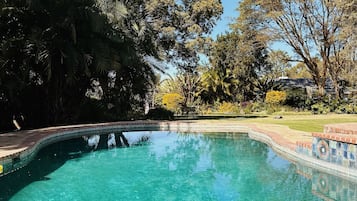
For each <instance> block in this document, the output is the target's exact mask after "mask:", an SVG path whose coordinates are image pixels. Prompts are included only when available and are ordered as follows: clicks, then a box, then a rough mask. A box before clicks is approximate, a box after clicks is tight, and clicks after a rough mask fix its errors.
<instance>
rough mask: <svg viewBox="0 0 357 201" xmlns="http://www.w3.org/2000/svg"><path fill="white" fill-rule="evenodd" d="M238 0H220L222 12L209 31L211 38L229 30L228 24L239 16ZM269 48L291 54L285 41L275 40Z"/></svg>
mask: <svg viewBox="0 0 357 201" xmlns="http://www.w3.org/2000/svg"><path fill="white" fill-rule="evenodd" d="M239 2H240V1H239V0H222V5H223V14H222V16H221V19H220V20H219V21H218V22H217V24H216V26H215V27H214V28H213V31H212V33H211V37H212V38H213V39H216V37H217V35H219V34H222V33H225V32H226V31H229V24H230V23H232V22H234V19H235V18H237V17H238V16H239V12H238V11H237V8H238V6H239ZM271 48H272V49H273V50H283V51H286V52H287V53H288V54H289V55H290V56H293V53H292V50H291V48H290V47H289V46H287V45H286V44H285V43H282V42H275V43H273V44H272V46H271Z"/></svg>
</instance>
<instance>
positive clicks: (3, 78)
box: [0, 0, 222, 129]
mask: <svg viewBox="0 0 357 201" xmlns="http://www.w3.org/2000/svg"><path fill="white" fill-rule="evenodd" d="M0 5H1V9H0V27H1V30H2V31H1V32H0V38H1V40H0V49H1V51H0V66H1V68H0V113H1V114H2V121H0V127H1V128H5V129H10V128H11V127H12V125H11V118H12V115H14V114H20V113H22V114H23V115H24V116H25V119H26V121H27V123H28V126H29V127H40V126H46V125H51V124H63V123H76V122H82V121H105V120H108V119H109V120H119V119H128V118H131V117H132V116H133V115H135V116H136V115H137V114H138V113H140V112H143V108H142V105H144V104H143V103H144V101H145V97H146V94H147V92H148V90H149V89H151V86H152V85H154V84H155V76H154V72H153V68H155V69H159V70H161V71H163V69H164V67H162V66H161V65H160V64H158V63H160V62H157V61H160V60H161V61H162V60H165V61H168V62H172V63H174V64H179V65H178V66H179V67H180V68H184V69H186V70H187V71H189V70H191V69H192V68H195V67H196V64H197V61H198V59H197V58H198V53H199V52H202V51H203V49H204V48H203V47H204V46H205V44H206V43H207V42H208V41H209V39H206V38H205V35H206V34H207V33H209V32H210V30H211V29H212V27H213V26H214V24H215V21H216V20H217V19H218V18H219V16H220V14H221V13H222V5H221V3H220V1H218V0H210V1H203V0H196V1H184V2H182V1H103V0H72V1H69V0H61V1H52V0H31V1H2V3H1V4H0ZM172 11H175V12H172ZM189 72H191V71H189ZM93 80H95V81H97V82H98V86H92V84H93ZM192 86H194V85H192ZM95 87H97V88H99V87H100V88H101V90H99V91H100V92H101V94H100V96H99V95H98V96H94V95H92V96H90V97H95V98H96V101H94V102H95V104H94V103H89V102H91V101H88V97H87V96H86V94H87V91H88V90H89V91H95V90H94V88H95ZM190 93H191V91H190ZM31 94H35V95H32V96H31ZM96 104H98V105H97V106H98V107H97V106H96ZM99 106H100V107H99ZM90 108H93V110H92V111H93V113H97V114H85V113H86V112H87V111H91V109H90ZM83 109H87V111H82V110H83Z"/></svg>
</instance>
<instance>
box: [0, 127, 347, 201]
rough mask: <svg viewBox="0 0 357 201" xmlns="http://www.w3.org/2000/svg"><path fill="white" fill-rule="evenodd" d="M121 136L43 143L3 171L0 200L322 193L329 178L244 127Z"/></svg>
mask: <svg viewBox="0 0 357 201" xmlns="http://www.w3.org/2000/svg"><path fill="white" fill-rule="evenodd" d="M124 135H125V136H126V138H127V140H128V143H129V144H130V147H126V148H113V149H107V148H106V140H105V139H106V136H101V142H100V144H99V146H98V148H97V150H95V151H91V150H90V148H89V147H88V146H86V142H85V141H84V140H83V139H82V138H80V139H74V140H69V141H65V142H60V143H56V144H53V145H51V146H49V147H47V148H45V149H43V150H42V151H41V152H40V153H39V154H38V156H37V158H36V159H35V160H34V161H33V162H31V163H30V164H29V165H28V166H27V167H25V168H23V169H21V170H20V171H18V172H15V173H14V174H11V175H8V176H5V177H2V178H0V184H1V189H0V200H14V201H15V200H16V201H17V200H26V201H28V200H44V201H48V200H71V201H74V200H88V201H91V200H93V201H94V200H160V201H161V200H180V201H181V200H187V201H195V200H202V201H206V200H249V201H251V200H259V201H260V200H275V201H278V200H284V201H286V200H320V197H321V196H316V195H318V192H319V191H322V190H324V189H323V188H324V187H325V185H329V184H327V183H322V182H328V181H327V180H326V181H325V180H324V181H321V179H319V178H320V177H319V178H317V179H316V181H315V182H317V184H314V183H313V182H314V177H313V176H311V177H312V178H308V177H309V176H307V178H306V177H304V176H302V174H301V173H300V174H298V173H297V172H298V169H300V170H306V169H305V168H301V167H300V168H299V167H297V166H296V165H294V164H292V163H290V162H289V161H287V160H284V159H282V158H281V157H279V156H277V155H276V154H275V153H274V152H273V151H272V150H271V149H270V148H269V147H268V146H267V145H265V144H263V143H260V142H257V141H254V140H251V139H249V138H248V137H247V135H244V134H178V133H174V132H136V133H134V132H133V133H124ZM143 139H144V140H143ZM134 144H135V145H134ZM117 145H118V144H117ZM311 171H312V172H313V170H311ZM309 172H310V170H306V173H305V174H308V173H309ZM305 176H306V175H305ZM314 185H315V190H314ZM349 185H351V184H349ZM316 186H317V187H316ZM327 187H328V186H327ZM328 188H330V187H328ZM316 191H318V192H317V193H316ZM338 196H340V195H338Z"/></svg>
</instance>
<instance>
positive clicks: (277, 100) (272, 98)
mask: <svg viewBox="0 0 357 201" xmlns="http://www.w3.org/2000/svg"><path fill="white" fill-rule="evenodd" d="M285 100H286V92H285V91H269V92H268V93H267V94H266V96H265V102H266V103H268V104H272V105H279V104H282V103H284V102H285Z"/></svg>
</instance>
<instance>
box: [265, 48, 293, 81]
mask: <svg viewBox="0 0 357 201" xmlns="http://www.w3.org/2000/svg"><path fill="white" fill-rule="evenodd" d="M289 60H290V57H289V56H288V54H287V53H286V52H284V51H281V50H277V51H271V52H269V53H268V62H269V63H270V64H271V65H272V73H273V76H274V77H275V79H276V78H279V77H283V76H284V74H285V76H286V73H285V71H286V70H287V69H288V68H289V67H290V63H289Z"/></svg>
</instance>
